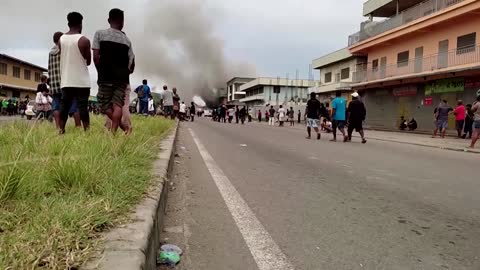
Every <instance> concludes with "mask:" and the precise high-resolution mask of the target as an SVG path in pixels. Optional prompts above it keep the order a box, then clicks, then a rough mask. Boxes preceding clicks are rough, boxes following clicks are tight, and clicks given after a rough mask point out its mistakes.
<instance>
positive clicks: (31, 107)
mask: <svg viewBox="0 0 480 270" xmlns="http://www.w3.org/2000/svg"><path fill="white" fill-rule="evenodd" d="M25 115H26V116H27V120H32V118H33V117H35V116H36V115H37V110H36V109H35V101H30V102H28V104H27V109H26V110H25Z"/></svg>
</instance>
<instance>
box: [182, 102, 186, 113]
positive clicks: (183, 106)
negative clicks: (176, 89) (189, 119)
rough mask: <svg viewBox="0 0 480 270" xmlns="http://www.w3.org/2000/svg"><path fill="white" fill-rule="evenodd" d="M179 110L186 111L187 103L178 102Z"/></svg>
mask: <svg viewBox="0 0 480 270" xmlns="http://www.w3.org/2000/svg"><path fill="white" fill-rule="evenodd" d="M180 112H181V113H186V112H187V105H186V104H185V103H182V104H180Z"/></svg>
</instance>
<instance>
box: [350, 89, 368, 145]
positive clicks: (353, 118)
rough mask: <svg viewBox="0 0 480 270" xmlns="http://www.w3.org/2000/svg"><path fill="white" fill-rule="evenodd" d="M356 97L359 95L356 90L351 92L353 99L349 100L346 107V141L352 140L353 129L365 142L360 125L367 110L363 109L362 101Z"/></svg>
mask: <svg viewBox="0 0 480 270" xmlns="http://www.w3.org/2000/svg"><path fill="white" fill-rule="evenodd" d="M358 97H359V95H358V93H357V92H355V93H353V94H352V99H353V100H352V101H351V102H350V104H348V108H347V119H348V141H351V140H352V133H353V130H355V131H357V132H358V133H360V136H361V137H362V143H367V140H366V139H365V133H364V132H363V126H362V123H363V121H365V117H366V116H367V110H366V109H365V105H364V104H363V102H362V101H361V100H360V99H359V98H358Z"/></svg>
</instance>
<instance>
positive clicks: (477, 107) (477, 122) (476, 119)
mask: <svg viewBox="0 0 480 270" xmlns="http://www.w3.org/2000/svg"><path fill="white" fill-rule="evenodd" d="M472 113H473V135H472V143H471V144H470V148H474V147H475V143H477V141H478V139H479V138H480V95H479V96H477V100H476V101H475V103H473V107H472Z"/></svg>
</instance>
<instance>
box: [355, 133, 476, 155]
mask: <svg viewBox="0 0 480 270" xmlns="http://www.w3.org/2000/svg"><path fill="white" fill-rule="evenodd" d="M354 137H357V136H354ZM367 139H369V140H376V141H383V142H394V143H401V144H409V145H416V146H423V147H428V148H436V149H442V150H449V151H456V152H465V153H472V154H480V152H479V151H475V150H472V149H468V148H455V147H448V146H437V145H429V144H424V143H413V142H404V141H398V140H392V139H380V138H374V137H368V136H367Z"/></svg>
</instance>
